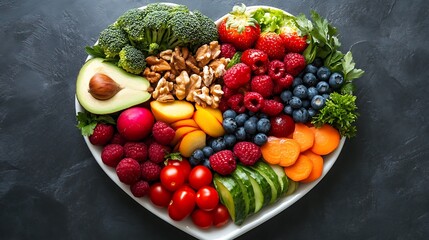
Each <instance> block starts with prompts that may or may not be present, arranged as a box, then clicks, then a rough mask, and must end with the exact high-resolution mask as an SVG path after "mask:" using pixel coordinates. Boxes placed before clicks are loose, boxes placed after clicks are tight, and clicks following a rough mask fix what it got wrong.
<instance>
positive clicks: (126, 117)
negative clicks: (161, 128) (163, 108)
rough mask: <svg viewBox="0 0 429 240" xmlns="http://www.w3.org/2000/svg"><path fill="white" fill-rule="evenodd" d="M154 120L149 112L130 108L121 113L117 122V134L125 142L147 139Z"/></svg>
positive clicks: (143, 109) (138, 108) (141, 108)
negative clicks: (122, 137) (124, 139)
mask: <svg viewBox="0 0 429 240" xmlns="http://www.w3.org/2000/svg"><path fill="white" fill-rule="evenodd" d="M154 122H155V120H154V117H153V115H152V113H151V111H150V110H148V109H147V108H143V107H132V108H129V109H127V110H125V111H123V112H122V113H121V114H120V115H119V117H118V121H117V128H118V132H119V133H120V134H121V135H122V136H124V137H125V138H126V139H127V140H130V141H138V140H142V139H144V138H145V137H147V136H148V135H149V134H150V133H151V131H152V127H153V124H154Z"/></svg>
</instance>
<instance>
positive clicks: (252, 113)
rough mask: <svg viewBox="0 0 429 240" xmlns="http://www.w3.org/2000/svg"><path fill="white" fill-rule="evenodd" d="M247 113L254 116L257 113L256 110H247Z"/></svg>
mask: <svg viewBox="0 0 429 240" xmlns="http://www.w3.org/2000/svg"><path fill="white" fill-rule="evenodd" d="M247 115H249V116H250V117H252V116H255V115H256V112H252V111H248V112H247Z"/></svg>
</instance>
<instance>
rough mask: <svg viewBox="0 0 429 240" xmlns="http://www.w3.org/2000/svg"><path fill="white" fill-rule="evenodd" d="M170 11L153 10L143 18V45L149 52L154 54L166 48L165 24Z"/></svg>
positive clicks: (167, 29)
mask: <svg viewBox="0 0 429 240" xmlns="http://www.w3.org/2000/svg"><path fill="white" fill-rule="evenodd" d="M169 18H170V13H169V12H167V11H153V12H150V13H148V14H147V15H146V17H145V18H144V21H143V22H144V23H143V25H144V26H143V27H144V29H145V31H144V37H143V38H144V40H143V42H144V45H145V46H146V49H145V50H147V51H148V53H149V54H156V53H157V52H158V51H163V50H165V49H167V47H168V46H166V45H165V43H164V37H165V38H167V39H168V38H169V34H170V33H169V32H170V31H169V28H168V25H167V22H168V19H169Z"/></svg>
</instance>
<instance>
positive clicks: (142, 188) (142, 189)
mask: <svg viewBox="0 0 429 240" xmlns="http://www.w3.org/2000/svg"><path fill="white" fill-rule="evenodd" d="M149 189H150V186H149V183H148V182H146V181H144V180H140V181H138V182H136V183H134V184H133V185H131V187H130V190H131V193H132V194H133V195H134V197H144V196H145V195H146V194H147V193H148V192H149Z"/></svg>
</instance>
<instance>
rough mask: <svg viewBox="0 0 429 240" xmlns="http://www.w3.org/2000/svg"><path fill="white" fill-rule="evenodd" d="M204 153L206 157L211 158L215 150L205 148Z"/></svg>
mask: <svg viewBox="0 0 429 240" xmlns="http://www.w3.org/2000/svg"><path fill="white" fill-rule="evenodd" d="M203 153H204V156H205V157H210V156H211V155H213V153H214V151H213V148H211V147H209V146H205V147H203Z"/></svg>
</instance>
